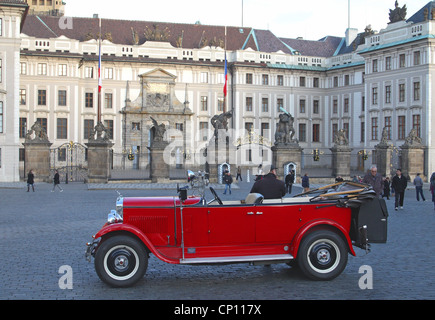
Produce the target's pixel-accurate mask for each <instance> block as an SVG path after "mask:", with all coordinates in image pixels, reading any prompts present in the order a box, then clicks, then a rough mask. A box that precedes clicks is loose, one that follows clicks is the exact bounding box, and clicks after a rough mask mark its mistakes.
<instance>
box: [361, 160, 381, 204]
mask: <svg viewBox="0 0 435 320" xmlns="http://www.w3.org/2000/svg"><path fill="white" fill-rule="evenodd" d="M362 182H363V183H366V184H368V185H371V186H372V188H373V190H374V191H375V192H376V195H377V196H378V197H381V195H382V191H383V190H384V182H383V181H382V176H381V175H380V174H379V173H378V168H376V166H372V167H371V168H370V171H368V172H367V173H366V175H365V176H364V178H363V181H362Z"/></svg>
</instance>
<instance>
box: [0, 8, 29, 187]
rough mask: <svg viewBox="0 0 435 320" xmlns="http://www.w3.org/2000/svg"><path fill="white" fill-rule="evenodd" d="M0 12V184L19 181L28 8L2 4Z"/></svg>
mask: <svg viewBox="0 0 435 320" xmlns="http://www.w3.org/2000/svg"><path fill="white" fill-rule="evenodd" d="M0 8H1V10H0V181H19V158H18V148H19V146H20V139H19V136H18V118H19V105H18V90H19V87H20V75H19V66H20V46H21V36H20V33H21V28H22V23H23V21H24V19H25V15H26V14H27V4H26V3H25V2H24V1H20V0H2V1H0Z"/></svg>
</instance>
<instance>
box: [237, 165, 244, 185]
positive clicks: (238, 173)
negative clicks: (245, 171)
mask: <svg viewBox="0 0 435 320" xmlns="http://www.w3.org/2000/svg"><path fill="white" fill-rule="evenodd" d="M239 178H240V181H243V179H242V168H240V166H238V167H237V175H236V180H237V181H239Z"/></svg>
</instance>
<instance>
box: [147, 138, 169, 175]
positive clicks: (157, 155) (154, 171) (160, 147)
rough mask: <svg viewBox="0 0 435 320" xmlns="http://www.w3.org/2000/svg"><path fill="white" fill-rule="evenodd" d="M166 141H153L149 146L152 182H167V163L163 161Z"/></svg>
mask: <svg viewBox="0 0 435 320" xmlns="http://www.w3.org/2000/svg"><path fill="white" fill-rule="evenodd" d="M167 146H168V143H167V142H165V141H160V142H153V144H152V146H151V147H149V150H150V153H151V168H150V176H151V182H153V183H167V182H169V164H168V163H167V161H165V160H166V159H165V157H164V155H165V154H164V153H165V148H166V147H167Z"/></svg>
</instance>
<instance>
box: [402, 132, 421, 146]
mask: <svg viewBox="0 0 435 320" xmlns="http://www.w3.org/2000/svg"><path fill="white" fill-rule="evenodd" d="M421 141H422V140H421V138H420V137H419V136H418V134H417V130H415V129H414V128H412V129H411V131H410V132H409V134H408V136H407V137H406V138H405V145H406V146H421Z"/></svg>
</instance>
